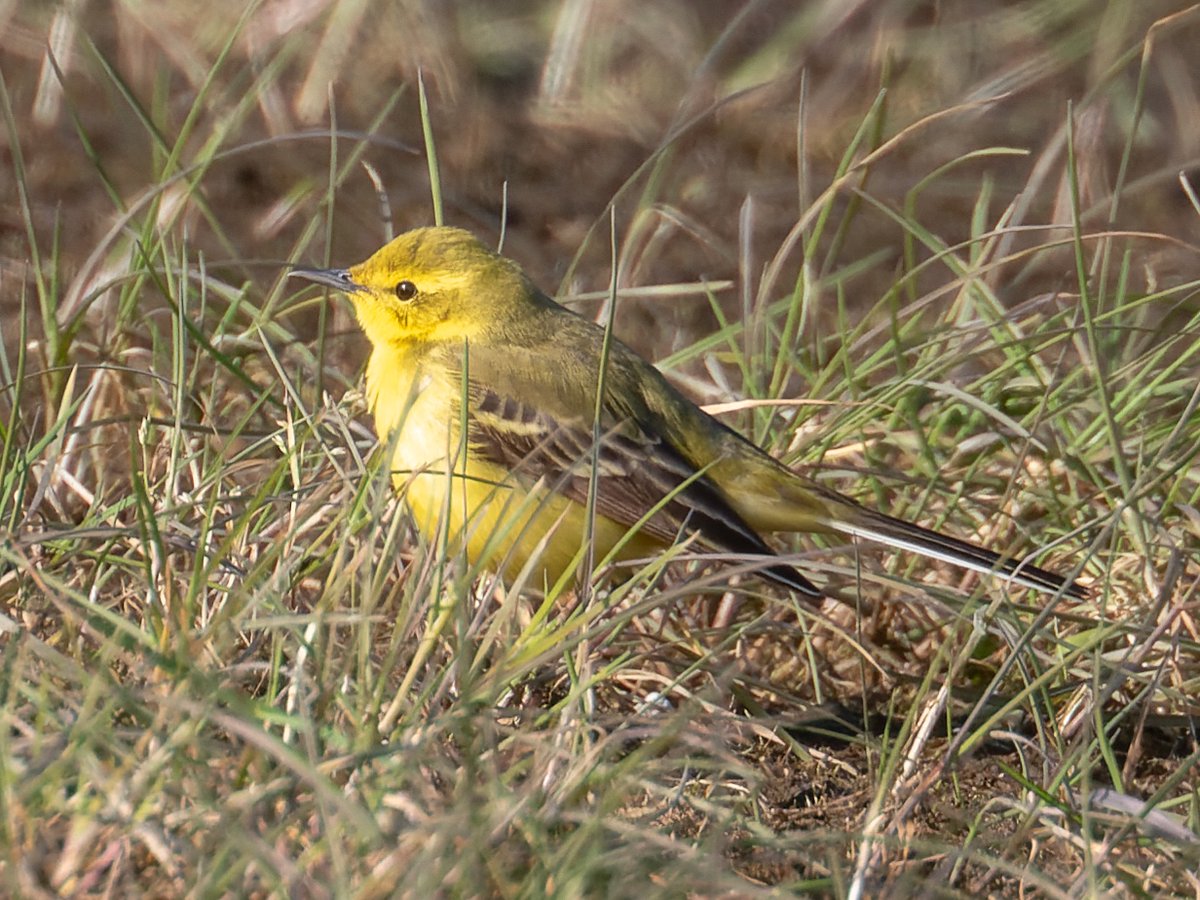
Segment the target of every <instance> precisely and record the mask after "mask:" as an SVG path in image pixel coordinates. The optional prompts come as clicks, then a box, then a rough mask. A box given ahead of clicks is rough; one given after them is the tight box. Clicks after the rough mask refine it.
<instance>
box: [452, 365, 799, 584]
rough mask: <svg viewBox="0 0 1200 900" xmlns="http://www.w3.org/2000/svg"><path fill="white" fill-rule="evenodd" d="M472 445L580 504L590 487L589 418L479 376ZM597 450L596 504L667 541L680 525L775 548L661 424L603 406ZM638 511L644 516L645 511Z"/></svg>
mask: <svg viewBox="0 0 1200 900" xmlns="http://www.w3.org/2000/svg"><path fill="white" fill-rule="evenodd" d="M469 394H470V401H471V407H472V415H471V416H470V419H469V424H468V441H469V443H470V446H471V452H473V453H477V454H480V455H482V456H483V457H485V458H487V459H488V460H490V461H492V462H495V463H497V464H498V465H500V466H502V467H503V468H505V469H506V470H508V471H510V472H512V473H513V477H515V478H518V479H520V480H522V481H523V482H525V483H527V484H532V483H533V482H536V481H538V480H542V481H543V482H544V483H545V484H546V485H548V486H549V487H550V489H551V490H554V491H556V492H558V493H560V494H562V495H563V496H565V497H567V498H569V499H571V500H573V501H574V502H576V503H579V504H581V505H582V504H586V503H587V501H588V492H589V490H590V488H591V472H592V462H593V451H592V446H593V428H592V425H591V423H590V422H588V423H585V422H581V421H564V419H563V418H558V417H555V416H553V415H551V414H549V413H547V412H545V411H544V410H540V409H538V408H537V407H536V406H534V405H532V404H530V403H526V402H523V401H521V400H519V399H517V398H514V397H511V396H503V395H501V394H500V393H498V392H497V391H496V390H493V389H492V388H489V387H487V386H485V385H482V384H479V383H471V385H470V388H469ZM606 413H607V415H606V416H604V421H602V423H601V424H602V428H603V431H602V434H601V437H600V446H599V450H598V453H597V454H596V462H597V463H598V468H597V478H596V483H597V490H596V512H597V513H598V514H599V515H602V516H604V517H605V518H608V519H611V520H612V521H614V522H617V523H619V524H621V525H624V526H626V527H632V526H633V525H636V524H637V523H638V522H642V525H641V528H640V530H641V533H643V534H645V535H649V536H651V537H653V538H654V539H656V540H658V541H661V542H662V543H664V544H670V543H672V542H673V541H674V540H675V539H676V538H677V537H678V536H679V534H680V533H681V532H689V531H690V532H698V533H699V534H700V536H701V538H702V540H703V541H704V542H705V543H706V544H707V545H709V546H711V547H713V548H715V549H718V550H722V551H725V552H728V553H733V554H743V555H745V554H751V555H759V556H773V555H774V551H772V550H771V548H770V547H769V546H768V545H767V544H766V543H765V542H764V541H763V539H762V538H761V537H760V536H759V534H758V533H757V532H756V531H755V530H754V529H753V528H752V527H750V525H748V524H747V523H746V521H745V520H744V519H743V518H742V517H741V516H740V515H739V514H738V513H737V511H736V510H734V509H733V507H732V506H731V505H730V504H729V502H728V501H727V500H726V499H725V497H724V496H723V495H722V494H721V492H720V491H718V490H717V488H716V487H714V486H713V484H712V482H710V481H709V480H708V479H707V478H706V477H705V474H704V473H703V472H701V471H699V470H698V469H697V468H696V466H694V465H693V464H692V463H691V461H690V460H688V459H687V458H686V457H685V456H684V455H683V454H682V453H681V452H680V451H679V450H678V448H676V447H675V446H674V445H672V444H671V443H670V442H669V441H668V440H666V439H665V438H664V437H663V436H662V435H661V434H657V433H655V432H654V431H653V430H651V429H649V428H646V427H644V426H643V425H642V424H639V423H638V422H636V421H634V420H633V419H632V418H630V417H619V416H617V415H616V413H615V411H614V410H611V409H610V410H606ZM643 519H645V521H644V522H643V521H642V520H643ZM764 573H765V574H766V575H768V576H769V577H771V578H772V579H773V580H775V581H777V582H780V583H782V584H784V585H786V586H788V587H790V588H792V589H794V590H797V591H800V592H801V593H803V594H805V595H807V596H809V597H819V596H821V592H820V591H819V590H818V589H817V588H816V587H815V586H814V585H813V584H812V583H811V582H810V581H809V580H808V579H807V578H805V577H804V576H803V575H801V574H800V573H799V572H797V571H796V570H795V569H794V568H792V567H791V566H788V565H785V564H783V563H778V564H774V565H771V566H769V567H767V568H765V569H764Z"/></svg>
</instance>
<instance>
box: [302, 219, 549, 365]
mask: <svg viewBox="0 0 1200 900" xmlns="http://www.w3.org/2000/svg"><path fill="white" fill-rule="evenodd" d="M288 274H289V275H292V276H295V277H297V278H305V279H308V280H309V281H315V282H316V283H318V284H323V285H326V286H327V287H331V288H334V289H336V290H339V291H343V292H344V293H345V294H346V295H347V296H348V297H349V298H350V300H351V302H352V303H353V304H354V312H355V314H356V315H357V317H358V321H359V324H360V325H361V326H362V329H363V331H364V332H366V335H367V338H368V339H370V341H371V343H372V344H374V345H376V346H381V345H389V344H399V345H403V344H409V343H413V342H422V341H459V340H470V339H472V338H475V337H478V336H480V335H482V334H485V333H488V332H493V331H495V330H496V329H497V328H504V327H506V326H507V325H510V324H513V323H514V320H518V319H521V318H522V317H523V315H524V314H525V313H526V312H528V311H530V310H532V309H533V308H534V307H536V306H537V305H538V303H539V300H540V299H541V298H540V295H539V294H538V291H537V290H536V288H534V287H533V286H532V285H531V284H530V283H529V281H528V279H527V278H526V277H525V275H524V273H523V272H522V271H521V269H520V267H519V266H517V264H516V263H514V262H512V261H511V260H508V259H505V258H504V257H503V256H500V255H499V254H497V253H495V252H493V251H491V250H489V249H488V248H487V247H485V246H484V245H483V244H482V243H481V242H480V241H479V240H478V239H477V238H476V237H475V236H474V235H473V234H471V233H470V232H468V231H463V230H462V229H461V228H416V229H413V230H412V231H407V232H405V233H404V234H402V235H400V236H399V237H397V238H396V239H395V240H393V241H391V242H390V243H388V244H386V245H384V246H383V247H381V248H380V249H379V250H377V251H376V252H375V253H374V254H372V255H371V256H370V257H368V258H367V259H366V260H364V261H363V262H361V263H359V264H358V265H356V266H351V267H350V268H349V269H305V268H295V269H292V270H291V271H290V272H289V273H288Z"/></svg>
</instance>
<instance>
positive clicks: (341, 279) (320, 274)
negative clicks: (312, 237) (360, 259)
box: [288, 266, 363, 293]
mask: <svg viewBox="0 0 1200 900" xmlns="http://www.w3.org/2000/svg"><path fill="white" fill-rule="evenodd" d="M288 278H303V279H304V280H305V281H314V282H316V283H317V284H323V285H325V287H331V288H334V289H335V290H339V291H346V292H348V293H354V292H355V291H361V290H362V289H363V287H362V285H361V284H356V283H355V281H354V279H353V278H351V277H350V270H349V269H306V268H304V267H303V266H295V267H294V268H292V269H291V270H290V271H289V272H288Z"/></svg>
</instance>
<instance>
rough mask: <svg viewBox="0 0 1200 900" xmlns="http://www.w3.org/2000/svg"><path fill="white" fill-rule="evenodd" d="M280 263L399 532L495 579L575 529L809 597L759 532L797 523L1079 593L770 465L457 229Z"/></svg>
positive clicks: (541, 568)
mask: <svg viewBox="0 0 1200 900" xmlns="http://www.w3.org/2000/svg"><path fill="white" fill-rule="evenodd" d="M288 274H289V275H290V276H292V277H295V278H300V279H305V280H308V281H310V282H315V283H316V284H318V285H322V286H324V287H326V288H331V289H333V290H335V291H340V292H341V293H343V294H345V295H346V296H347V297H348V298H349V300H350V303H351V305H352V306H353V309H354V313H355V316H356V318H357V321H358V324H359V325H360V327H361V328H362V330H363V332H364V333H365V335H366V337H367V339H368V341H369V343H370V345H371V352H370V357H369V359H368V362H367V365H366V388H365V393H366V398H367V405H368V408H369V410H370V412H371V414H372V415H373V417H374V424H375V430H376V434H377V435H378V437H379V440H380V442H381V444H382V445H383V446H384V447H385V448H387V449H386V452H387V453H390V471H391V478H392V481H393V484H394V486H395V488H396V489H397V490H398V491H399V492H400V493H401V494H402V496H403V498H404V500H405V501H406V503H407V506H408V507H409V510H410V511H411V514H412V517H413V520H414V522H415V524H416V526H417V528H418V529H419V531H420V532H421V533H422V534H423V535H424V536H425V538H426V539H427V540H431V541H432V540H436V539H439V536H440V539H442V540H449V541H451V542H452V543H451V544H449V545H448V546H458V547H461V548H462V549H463V550H464V551H465V554H466V557H467V559H468V560H469V561H470V562H471V563H472V564H476V565H479V566H481V567H483V568H486V569H489V570H492V571H496V572H498V573H499V574H500V575H501V576H502V577H503V578H504V579H505V580H507V581H509V582H510V583H511V582H512V581H513V580H514V579H516V578H518V577H519V576H520V575H521V573H522V572H524V573H525V577H526V579H528V577H529V574H530V573H532V574H533V576H534V579H535V581H536V580H537V579H540V580H541V583H542V585H553V584H555V583H557V582H558V581H559V579H561V578H563V577H564V576H567V577H570V576H571V575H572V574H575V573H577V572H578V569H579V567H580V564H581V560H583V559H585V558H587V555H586V553H585V542H587V541H588V540H590V541H592V542H593V555H592V556H591V557H590V558H591V559H594V560H603V559H605V558H606V557H608V556H612V557H613V558H614V559H615V560H617V561H628V560H634V559H644V558H647V557H654V556H655V555H656V554H661V553H662V552H663V551H664V550H665V549H666V548H668V547H670V546H672V545H673V544H675V543H676V542H678V541H679V540H680V539H682V538H688V537H691V538H693V539H694V540H695V541H697V542H698V543H699V545H700V546H702V547H704V548H706V549H708V550H710V551H713V552H716V553H719V554H722V555H725V556H727V557H730V558H736V559H748V560H753V561H756V562H757V563H758V566H757V568H756V571H757V573H758V575H759V576H760V577H762V578H764V579H766V580H767V581H770V582H774V583H776V584H778V585H781V586H782V587H784V588H787V589H789V590H792V591H795V592H796V593H797V594H798V595H800V596H801V597H802V598H803V599H804V600H805V601H808V602H816V601H818V600H819V599H820V598H822V597H824V596H825V595H826V592H825V591H823V590H822V589H821V588H820V587H818V586H817V585H816V584H814V583H813V582H812V581H811V580H810V579H809V578H808V577H807V576H806V575H805V574H803V573H802V572H801V571H800V570H799V569H797V568H796V567H795V566H793V565H792V564H790V563H789V562H785V561H784V560H782V559H781V558H780V557H779V555H778V554H777V552H776V551H775V549H774V548H773V547H772V546H771V545H770V544H769V543H768V542H767V539H766V536H767V535H770V534H773V533H780V532H807V533H821V534H834V535H842V536H846V537H850V538H854V539H864V540H868V541H872V542H877V543H880V544H884V545H888V546H890V547H892V548H896V549H899V550H902V551H909V552H913V553H917V554H921V555H923V556H925V557H929V558H932V559H935V560H940V561H943V562H947V563H952V564H954V565H957V566H960V567H963V568H965V569H969V570H974V571H976V572H981V573H984V574H987V575H991V576H994V577H996V578H999V579H1004V580H1005V581H1006V582H1010V583H1012V584H1016V585H1020V586H1022V587H1025V588H1032V589H1035V590H1038V591H1043V592H1049V593H1053V594H1059V595H1065V596H1069V597H1074V598H1078V599H1082V598H1084V597H1086V596H1088V590H1087V588H1085V587H1084V586H1082V585H1080V584H1079V583H1077V582H1075V581H1072V580H1069V579H1067V578H1065V577H1063V576H1061V575H1059V574H1057V573H1055V572H1052V571H1049V570H1047V569H1044V568H1042V567H1040V566H1037V565H1035V564H1033V563H1031V562H1029V561H1027V560H1025V559H1021V558H1016V557H1012V556H1004V555H1001V554H998V553H995V552H993V551H991V550H988V549H986V548H984V547H981V546H978V545H976V544H973V543H971V542H969V541H966V540H961V539H959V538H955V537H951V536H949V535H945V534H941V533H939V532H937V531H933V530H931V529H928V528H924V527H922V526H920V525H916V524H914V523H911V522H907V521H905V520H903V519H899V518H895V517H893V516H890V515H887V514H886V513H882V512H878V511H875V510H873V509H870V508H868V507H866V506H864V505H862V504H860V503H858V502H857V501H855V500H853V499H851V498H849V497H846V496H844V495H842V494H840V493H838V492H837V491H835V490H833V489H832V488H830V487H827V486H825V485H823V484H821V483H819V482H818V481H816V480H814V479H813V478H812V477H810V476H809V475H807V474H805V473H803V472H799V471H795V470H793V469H792V468H789V467H788V466H786V465H784V464H783V463H782V462H780V461H779V460H777V459H776V458H775V457H773V456H771V455H770V454H769V453H767V452H766V451H765V450H763V449H761V448H760V447H758V446H757V445H756V444H754V443H753V442H751V441H750V440H748V439H746V438H745V437H743V436H742V435H741V434H739V433H738V432H737V431H735V430H734V429H732V428H730V427H728V426H727V425H725V424H724V423H722V422H720V421H718V420H717V419H715V418H714V417H712V416H710V415H709V414H708V413H706V412H704V411H703V410H702V409H700V408H699V407H698V406H697V405H696V404H695V403H693V402H692V401H691V400H690V399H688V398H687V397H686V396H685V395H684V394H683V393H682V392H681V391H680V390H679V389H677V388H676V387H675V386H674V385H672V384H671V382H669V381H668V380H667V378H666V377H665V376H664V375H663V374H662V373H661V372H660V371H659V370H658V369H657V368H655V367H654V366H653V365H652V364H651V363H649V362H648V361H647V360H645V359H644V358H643V357H641V356H640V355H638V354H637V353H636V352H635V351H634V350H633V349H631V348H630V347H629V346H627V345H626V344H625V343H623V342H621V341H620V340H617V339H616V338H613V337H611V336H610V335H607V334H606V330H605V329H604V328H603V327H601V326H599V325H597V324H596V323H594V322H592V321H590V320H588V319H585V318H584V317H582V316H580V315H578V314H577V313H575V312H573V311H571V310H569V309H567V308H566V307H565V306H562V305H561V304H559V303H558V302H556V301H555V300H554V299H552V298H551V297H550V296H549V295H547V294H546V293H544V292H543V291H541V290H540V289H538V287H537V286H536V285H535V284H534V283H533V281H532V280H531V279H530V278H529V276H528V275H527V274H526V273H525V272H524V270H523V269H522V268H521V267H520V265H518V264H517V263H516V262H514V261H513V260H511V259H509V258H507V257H505V256H502V255H501V254H499V253H497V252H495V251H493V250H491V249H490V248H488V247H487V246H486V245H485V244H484V243H482V242H481V241H480V240H479V239H478V238H477V237H476V236H475V235H474V234H472V233H471V232H469V231H467V230H464V229H460V228H453V227H445V226H436V227H420V228H415V229H413V230H411V231H407V232H405V233H403V234H401V235H399V236H398V237H396V238H394V239H393V240H391V241H390V242H388V243H387V244H386V245H384V246H383V247H382V248H380V249H379V250H377V251H376V252H375V253H374V254H372V255H371V256H370V257H368V258H367V259H366V260H365V261H363V262H361V263H359V264H357V265H354V266H351V267H349V268H344V269H338V268H306V267H299V266H297V267H293V268H292V269H291V270H290V272H289V273H288ZM526 583H528V581H527V582H526Z"/></svg>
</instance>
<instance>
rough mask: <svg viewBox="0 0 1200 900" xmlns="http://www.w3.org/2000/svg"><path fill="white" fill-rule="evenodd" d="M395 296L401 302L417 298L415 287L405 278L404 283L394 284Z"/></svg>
mask: <svg viewBox="0 0 1200 900" xmlns="http://www.w3.org/2000/svg"><path fill="white" fill-rule="evenodd" d="M395 290H396V296H397V297H399V298H400V299H401V300H411V299H412V298H413V297H415V296H417V286H416V285H415V284H413V283H412V282H411V281H409V280H408V279H407V278H406V279H404V281H398V282H396V288H395Z"/></svg>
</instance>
